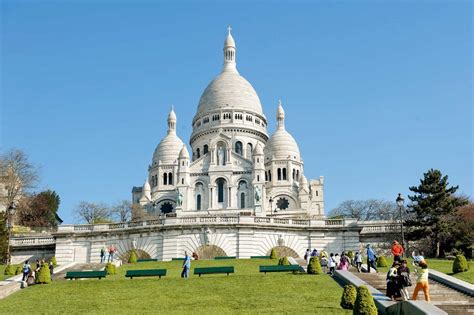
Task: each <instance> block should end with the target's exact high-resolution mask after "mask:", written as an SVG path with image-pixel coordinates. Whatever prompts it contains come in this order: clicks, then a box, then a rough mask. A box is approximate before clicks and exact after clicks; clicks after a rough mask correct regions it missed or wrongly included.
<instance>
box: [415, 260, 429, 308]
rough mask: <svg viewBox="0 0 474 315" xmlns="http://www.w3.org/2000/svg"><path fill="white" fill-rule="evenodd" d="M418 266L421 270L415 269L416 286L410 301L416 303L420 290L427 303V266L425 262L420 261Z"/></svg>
mask: <svg viewBox="0 0 474 315" xmlns="http://www.w3.org/2000/svg"><path fill="white" fill-rule="evenodd" d="M418 266H420V268H421V269H415V272H416V274H417V276H416V286H415V290H414V291H413V297H412V300H414V301H416V298H417V296H418V292H419V291H420V290H421V289H423V293H424V294H425V300H426V301H427V302H429V301H430V286H429V284H428V273H429V271H428V265H427V264H426V262H425V261H420V263H419V264H418Z"/></svg>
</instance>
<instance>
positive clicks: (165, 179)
mask: <svg viewBox="0 0 474 315" xmlns="http://www.w3.org/2000/svg"><path fill="white" fill-rule="evenodd" d="M163 185H168V173H164V174H163Z"/></svg>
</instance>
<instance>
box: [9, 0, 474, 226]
mask: <svg viewBox="0 0 474 315" xmlns="http://www.w3.org/2000/svg"><path fill="white" fill-rule="evenodd" d="M472 9H473V8H472V4H471V2H470V1H449V2H448V1H392V2H385V1H384V2H383V3H382V2H381V1H365V2H364V1H316V2H289V1H288V2H286V1H275V2H269V1H260V2H255V3H254V2H244V1H242V2H229V3H227V4H224V3H220V2H211V1H209V2H198V1H192V2H183V1H180V2H178V3H176V2H171V1H169V2H159V1H147V2H140V1H133V2H132V1H130V2H125V1H121V2H120V1H119V2H112V1H81V2H79V1H51V2H45V1H36V2H33V1H28V2H26V1H3V2H2V7H1V11H2V12H1V91H0V92H1V120H0V125H1V128H0V130H1V131H0V132H1V137H0V139H1V143H0V145H1V149H2V150H6V149H10V148H12V147H15V148H19V149H22V150H24V151H25V152H27V153H28V155H29V157H30V160H31V161H32V162H33V163H35V164H36V165H38V166H40V167H41V179H42V180H41V182H40V184H39V186H38V190H40V189H46V188H50V189H54V190H56V191H57V192H58V193H59V195H60V196H61V199H62V204H61V207H60V216H61V217H63V218H64V220H65V221H66V222H67V223H69V222H75V221H77V220H76V219H75V217H74V214H73V209H74V206H75V205H76V204H77V203H78V202H79V201H81V200H87V201H92V202H105V203H109V204H111V203H114V202H117V201H119V200H121V199H130V194H131V193H130V192H131V188H132V186H134V185H141V184H142V183H143V181H144V179H145V178H146V176H147V166H148V164H149V163H150V161H151V158H152V154H153V151H154V148H155V146H156V145H157V144H158V142H159V141H160V139H161V138H162V137H163V136H164V135H165V133H166V116H167V113H168V111H169V108H170V105H171V104H174V106H175V110H176V113H177V115H178V127H177V129H178V135H179V136H180V137H181V139H183V141H185V142H186V143H188V142H189V136H190V133H191V120H192V117H193V115H194V114H195V111H196V108H197V104H198V101H199V97H200V95H201V93H202V92H203V90H204V89H205V87H206V86H207V84H208V83H209V82H210V81H211V80H212V79H213V77H215V76H216V75H217V74H218V73H219V72H220V70H221V67H222V46H223V42H224V39H225V36H226V28H227V26H228V25H231V26H232V28H233V35H234V38H235V40H236V43H237V62H238V69H239V71H240V73H241V74H242V75H243V76H244V77H246V78H247V79H248V80H249V81H250V82H251V83H252V85H253V86H254V88H255V89H256V91H257V93H258V94H259V97H260V99H261V101H262V104H263V107H264V111H265V114H266V116H267V118H268V119H269V132H273V131H274V130H275V111H276V106H277V102H278V99H281V100H282V102H283V105H284V107H285V111H286V127H287V130H288V131H289V132H291V133H292V134H293V136H294V137H295V138H296V140H297V141H298V143H299V146H300V150H301V154H302V157H303V159H304V161H305V174H306V176H307V177H308V178H318V177H319V176H320V175H323V176H325V198H326V204H325V205H326V211H329V210H330V209H332V208H334V207H336V206H337V205H338V204H339V203H340V202H342V201H344V200H347V199H368V198H380V199H387V200H392V199H394V198H395V197H396V195H397V193H398V192H402V193H403V194H404V195H407V194H408V193H409V191H408V187H409V186H411V185H416V184H417V183H418V181H419V179H420V178H421V177H422V175H423V172H425V171H426V170H428V169H429V168H438V169H440V170H441V171H442V172H443V173H445V174H448V175H449V178H450V183H451V184H456V185H459V186H460V190H459V191H460V192H461V193H464V194H467V195H470V196H473V195H474V194H473V178H474V174H473V156H472V153H473V127H472V124H473V112H472V107H473V94H472V83H473V82H472V71H473V67H472V38H473V34H472V13H473V10H472Z"/></svg>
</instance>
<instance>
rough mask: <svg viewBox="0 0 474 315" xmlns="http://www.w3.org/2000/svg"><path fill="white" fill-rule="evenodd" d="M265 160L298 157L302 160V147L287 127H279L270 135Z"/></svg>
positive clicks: (298, 159) (297, 158)
mask: <svg viewBox="0 0 474 315" xmlns="http://www.w3.org/2000/svg"><path fill="white" fill-rule="evenodd" d="M263 150H264V152H265V160H270V159H272V158H273V157H275V158H276V159H292V160H293V159H296V160H297V161H300V149H299V147H298V144H297V143H296V141H295V139H294V138H293V136H292V135H290V134H289V133H288V132H287V131H286V130H285V129H279V130H277V131H275V133H274V134H273V135H272V136H271V137H270V139H269V140H268V142H267V144H266V145H265V148H264V149H263Z"/></svg>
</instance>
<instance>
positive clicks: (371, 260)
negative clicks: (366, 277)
mask: <svg viewBox="0 0 474 315" xmlns="http://www.w3.org/2000/svg"><path fill="white" fill-rule="evenodd" d="M376 259H377V255H375V252H374V250H373V249H372V247H370V244H367V272H368V273H370V268H373V269H374V270H375V272H377V267H375V260H376Z"/></svg>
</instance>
